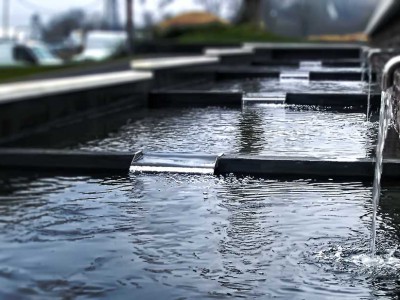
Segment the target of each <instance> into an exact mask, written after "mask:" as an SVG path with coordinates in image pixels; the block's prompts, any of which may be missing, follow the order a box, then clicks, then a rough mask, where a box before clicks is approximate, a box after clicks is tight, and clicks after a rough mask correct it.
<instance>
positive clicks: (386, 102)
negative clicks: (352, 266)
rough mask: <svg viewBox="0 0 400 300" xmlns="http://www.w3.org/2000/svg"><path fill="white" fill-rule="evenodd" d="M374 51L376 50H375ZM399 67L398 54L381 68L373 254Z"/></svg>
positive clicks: (372, 238) (372, 239)
mask: <svg viewBox="0 0 400 300" xmlns="http://www.w3.org/2000/svg"><path fill="white" fill-rule="evenodd" d="M375 53H376V52H375ZM398 68H400V56H396V57H394V58H392V59H391V60H389V62H388V63H387V64H386V65H385V68H384V69H383V75H382V98H381V109H380V117H379V132H378V144H377V147H376V162H375V176H374V185H373V196H372V197H373V202H372V203H373V214H372V228H371V254H372V255H373V256H374V255H375V252H376V215H377V208H378V205H379V197H380V192H381V176H382V166H383V149H384V147H385V140H386V136H387V131H388V128H389V125H390V122H391V119H392V106H391V104H392V102H391V100H392V92H393V82H394V72H395V70H396V69H398Z"/></svg>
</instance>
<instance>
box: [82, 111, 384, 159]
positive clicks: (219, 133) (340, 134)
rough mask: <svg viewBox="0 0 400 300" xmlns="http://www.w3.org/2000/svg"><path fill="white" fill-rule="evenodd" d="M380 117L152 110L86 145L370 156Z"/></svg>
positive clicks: (96, 147) (347, 113)
mask: <svg viewBox="0 0 400 300" xmlns="http://www.w3.org/2000/svg"><path fill="white" fill-rule="evenodd" d="M376 125H377V124H376V123H372V122H366V121H365V114H364V113H357V112H351V110H350V111H345V112H337V111H331V110H325V109H318V108H315V107H314V108H305V107H299V106H273V107H271V106H262V105H261V106H256V107H249V108H246V109H244V110H243V111H241V110H235V109H223V108H206V109H198V108H196V109H168V110H150V111H148V112H147V113H146V114H145V115H144V116H143V117H142V118H139V119H137V120H134V121H132V122H130V123H129V124H127V125H125V126H123V127H122V128H121V129H120V130H119V131H118V132H116V133H113V134H110V135H109V136H108V137H106V138H102V139H96V140H93V141H90V142H88V143H85V144H81V145H79V146H78V148H79V149H86V150H114V151H138V150H144V151H151V152H173V153H176V152H189V153H207V154H218V153H226V154H243V155H267V156H268V155H270V156H292V157H293V156H297V157H298V156H305V157H319V158H330V159H337V158H341V159H354V158H366V157H370V156H371V154H372V153H373V152H374V148H375V144H376V142H375V141H376V133H377V131H376V127H377V126H376Z"/></svg>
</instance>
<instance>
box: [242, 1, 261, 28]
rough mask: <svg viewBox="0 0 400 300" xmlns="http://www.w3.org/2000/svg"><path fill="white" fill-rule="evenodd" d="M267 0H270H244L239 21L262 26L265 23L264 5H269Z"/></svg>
mask: <svg viewBox="0 0 400 300" xmlns="http://www.w3.org/2000/svg"><path fill="white" fill-rule="evenodd" d="M263 2H266V3H263ZM267 2H268V0H265V1H262V0H243V2H242V7H241V9H240V12H239V15H238V19H237V21H238V23H246V24H252V25H254V26H256V27H262V26H263V23H264V20H263V7H266V6H264V5H267V4H268V3H267ZM263 4H264V5H263Z"/></svg>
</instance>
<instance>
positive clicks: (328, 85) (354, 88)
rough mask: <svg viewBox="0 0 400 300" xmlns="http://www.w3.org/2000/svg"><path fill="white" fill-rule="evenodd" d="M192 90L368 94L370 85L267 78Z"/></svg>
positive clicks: (222, 81) (218, 83)
mask: <svg viewBox="0 0 400 300" xmlns="http://www.w3.org/2000/svg"><path fill="white" fill-rule="evenodd" d="M186 88H187V87H186ZM191 88H193V89H196V90H209V91H238V92H244V93H245V94H252V93H257V94H263V93H264V94H270V93H341V94H351V93H357V94H358V93H368V84H367V83H366V82H361V81H301V80H296V81H294V80H292V81H280V80H279V79H267V78H253V79H240V80H236V79H235V80H221V81H217V82H209V83H204V84H201V85H200V84H199V85H195V86H192V87H191ZM373 91H375V89H373Z"/></svg>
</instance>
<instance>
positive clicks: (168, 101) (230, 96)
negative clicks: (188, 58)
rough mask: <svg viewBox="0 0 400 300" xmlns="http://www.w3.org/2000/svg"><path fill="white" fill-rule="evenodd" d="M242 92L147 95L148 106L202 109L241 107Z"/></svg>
mask: <svg viewBox="0 0 400 300" xmlns="http://www.w3.org/2000/svg"><path fill="white" fill-rule="evenodd" d="M242 98H243V93H242V92H213V91H196V90H167V91H153V92H151V93H150V95H149V106H150V107H151V108H158V107H168V106H173V107H182V106H184V107H186V106H190V107H199V106H201V107H204V106H235V107H241V106H242Z"/></svg>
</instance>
